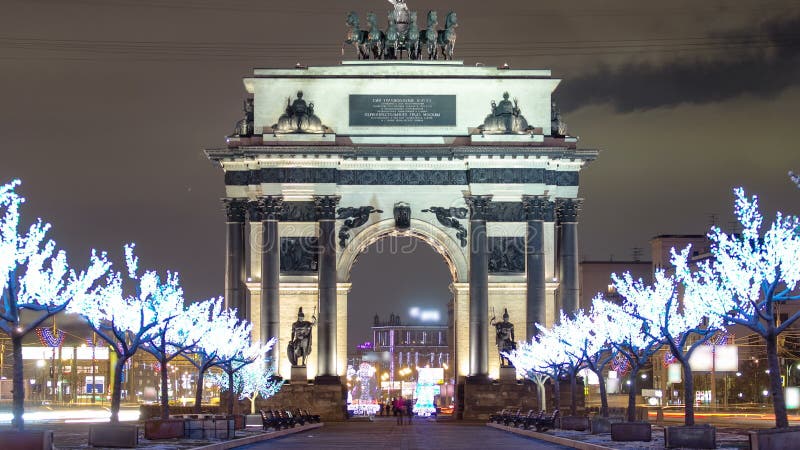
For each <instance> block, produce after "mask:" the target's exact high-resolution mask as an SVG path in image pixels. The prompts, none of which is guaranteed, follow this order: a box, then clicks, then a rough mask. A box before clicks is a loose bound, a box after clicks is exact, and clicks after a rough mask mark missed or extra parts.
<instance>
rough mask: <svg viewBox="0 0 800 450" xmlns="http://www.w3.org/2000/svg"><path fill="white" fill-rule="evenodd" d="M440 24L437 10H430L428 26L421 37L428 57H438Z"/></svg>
mask: <svg viewBox="0 0 800 450" xmlns="http://www.w3.org/2000/svg"><path fill="white" fill-rule="evenodd" d="M438 25H439V19H438V18H437V17H436V11H428V28H427V29H426V30H425V33H423V34H422V35H421V36H420V37H421V38H422V39H421V41H422V42H421V44H422V45H424V46H425V49H426V50H427V51H428V59H436V41H437V38H438V36H439V33H438V31H436V27H437V26H438Z"/></svg>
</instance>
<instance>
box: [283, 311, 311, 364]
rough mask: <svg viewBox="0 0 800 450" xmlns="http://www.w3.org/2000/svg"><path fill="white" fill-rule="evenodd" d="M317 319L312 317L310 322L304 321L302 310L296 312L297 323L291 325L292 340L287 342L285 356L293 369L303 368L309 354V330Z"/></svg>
mask: <svg viewBox="0 0 800 450" xmlns="http://www.w3.org/2000/svg"><path fill="white" fill-rule="evenodd" d="M316 323H317V318H316V317H315V316H314V315H312V316H311V322H309V321H307V320H305V314H303V308H302V307H300V309H299V310H298V311H297V321H296V322H295V323H293V324H292V338H291V340H290V341H289V345H288V348H287V349H286V355H287V356H288V357H289V361H290V362H291V363H292V366H293V367H305V366H306V358H308V355H309V354H310V353H311V328H312V327H313V326H314V325H316Z"/></svg>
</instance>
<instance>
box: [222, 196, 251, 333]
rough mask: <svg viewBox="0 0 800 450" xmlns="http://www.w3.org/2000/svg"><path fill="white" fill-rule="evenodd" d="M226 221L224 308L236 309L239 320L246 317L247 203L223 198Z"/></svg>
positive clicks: (242, 200)
mask: <svg viewBox="0 0 800 450" xmlns="http://www.w3.org/2000/svg"><path fill="white" fill-rule="evenodd" d="M222 203H223V204H224V205H225V213H226V215H227V221H226V226H225V307H227V308H236V310H237V311H238V314H239V318H241V319H245V320H249V319H250V317H248V315H247V309H248V308H247V301H246V298H247V296H246V287H245V284H244V282H245V273H244V271H245V251H244V218H245V211H246V210H247V201H246V200H245V199H239V198H223V199H222Z"/></svg>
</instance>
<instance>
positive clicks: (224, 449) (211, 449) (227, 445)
mask: <svg viewBox="0 0 800 450" xmlns="http://www.w3.org/2000/svg"><path fill="white" fill-rule="evenodd" d="M323 425H325V424H324V423H311V424H308V425H303V426H302V427H295V428H291V429H285V430H279V431H274V432H272V433H264V434H258V435H255V436H250V437H246V438H241V439H234V440H231V441H225V442H218V443H216V444H211V445H204V446H202V447H195V448H194V450H228V449H231V448H235V447H241V446H242V445H248V444H255V443H256V442H262V441H268V440H270V439H275V438H279V437H283V436H288V435H290V434H296V433H302V432H304V431H308V430H313V429H315V428H320V427H321V426H323Z"/></svg>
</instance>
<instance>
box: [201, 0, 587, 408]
mask: <svg viewBox="0 0 800 450" xmlns="http://www.w3.org/2000/svg"><path fill="white" fill-rule="evenodd" d="M401 3H404V2H401ZM453 16H455V15H454V14H453ZM413 18H414V20H415V21H416V14H414V16H413ZM429 18H430V14H429ZM371 19H372V22H374V17H373V18H371ZM434 20H435V15H434ZM355 22H356V23H355V25H353V24H352V18H351V17H350V16H348V25H349V26H351V28H352V29H355V30H356V31H358V19H357V18H356V19H355ZM371 25H372V26H374V23H371ZM413 25H414V26H417V25H416V23H414V24H413ZM392 26H396V24H392V23H391V22H390V30H388V31H392V30H391V27H392ZM431 26H433V27H435V26H436V23H433V24H432V25H431ZM448 26H450V16H449V15H448ZM351 31H352V30H351ZM422 33H423V34H424V30H423V32H422ZM368 34H369V33H368ZM356 44H359V43H358V42H357V43H356ZM355 47H356V50H355V56H356V57H358V58H359V59H357V60H352V61H343V62H342V63H341V64H340V65H336V66H326V67H312V66H309V67H306V66H300V65H298V66H297V67H293V68H285V69H255V70H254V72H253V75H252V76H250V77H247V78H245V80H244V86H245V89H246V91H247V93H248V94H249V96H248V98H247V99H246V100H245V107H244V110H245V115H244V118H243V119H242V120H241V121H240V122H239V123H237V125H236V130H235V131H234V133H233V134H232V135H230V136H229V137H228V138H227V140H226V145H225V146H223V147H221V148H215V149H209V150H207V155H208V157H209V158H210V159H211V160H212V161H214V162H216V163H218V164H219V166H220V167H221V168H222V169H223V171H224V177H225V189H226V198H224V199H223V203H224V205H225V209H226V214H227V225H226V242H227V252H226V272H225V298H226V300H227V302H228V304H229V305H230V306H231V307H235V308H237V309H238V310H239V311H240V314H241V315H242V316H243V317H245V318H247V319H249V320H251V321H252V322H253V324H254V327H253V328H254V335H255V336H254V337H256V338H258V339H262V340H266V339H268V338H270V337H273V336H276V337H277V338H278V345H277V346H276V347H275V349H274V352H273V355H272V357H273V362H274V365H275V369H276V371H277V373H278V374H279V375H280V376H282V377H283V378H284V379H287V380H289V379H291V381H292V382H291V385H290V386H287V387H285V388H284V391H285V392H286V393H287V394H281V395H289V394H291V393H292V392H293V393H294V394H293V395H296V396H303V395H306V396H311V397H313V398H317V399H319V398H322V397H325V395H329V396H330V397H331V398H334V397H337V395H338V394H336V392H337V391H336V389H337V386H341V383H342V381H341V378H340V377H341V376H342V375H344V374H345V370H346V355H347V349H346V342H347V338H346V333H347V320H348V317H347V296H348V292H349V291H350V287H351V285H350V269H351V267H352V266H353V263H354V261H355V260H356V258H357V257H358V255H359V253H361V252H362V251H363V250H364V249H365V248H366V247H367V246H369V245H370V244H372V243H373V242H375V241H376V240H379V239H381V238H382V237H385V236H388V235H408V236H414V237H417V238H419V239H421V240H423V241H425V242H427V243H428V244H430V245H431V246H432V247H433V248H434V249H436V250H437V251H438V252H439V253H441V255H442V256H443V257H444V259H445V260H446V261H447V264H448V265H449V267H450V271H451V274H452V284H451V291H452V293H453V297H454V321H455V324H454V325H455V330H456V333H455V334H456V335H455V353H456V355H455V356H456V375H457V377H458V380H459V383H460V385H462V386H463V387H462V388H461V389H460V390H459V392H460V395H461V396H462V397H464V396H466V397H469V396H470V395H472V394H470V392H475V394H474V395H475V396H484V397H486V398H490V397H491V395H489V394H487V392H489V391H491V389H492V388H490V387H488V388H481V387H480V386H492V383H491V382H490V381H491V380H493V379H498V378H500V358H499V355H498V352H497V351H496V350H495V343H494V333H493V332H491V333H490V331H489V330H490V328H491V326H490V318H489V311H490V309H492V308H494V309H495V310H498V311H503V310H505V309H507V311H508V313H509V315H510V317H512V318H514V319H516V320H515V321H516V322H517V325H518V326H517V332H516V339H517V340H523V339H528V338H530V336H531V335H532V334H533V333H535V332H536V329H535V328H536V324H537V323H540V324H547V325H549V324H551V323H553V322H554V320H556V315H557V311H558V310H559V309H561V308H563V309H564V310H573V309H575V308H577V306H578V298H579V297H578V292H579V279H578V274H579V271H578V262H579V260H578V232H577V223H578V212H579V210H580V207H581V202H582V200H581V199H580V198H579V196H578V187H579V180H580V176H579V173H580V170H581V169H582V168H583V167H584V166H585V165H586V164H587V162H589V161H592V160H593V159H594V158H595V157H596V156H597V151H594V150H582V149H579V148H578V146H577V139H576V138H574V137H572V136H570V135H569V134H568V133H567V132H566V127H565V125H564V123H563V122H562V121H561V118H560V116H559V114H558V111H557V109H556V107H555V105H554V103H553V102H552V98H551V94H552V92H553V90H554V89H555V88H556V86H557V85H558V83H559V81H560V80H558V79H556V78H553V77H552V75H551V73H550V71H549V70H540V69H535V70H534V69H516V68H510V67H507V66H503V67H484V66H480V65H478V66H468V65H465V64H463V63H462V62H460V61H455V60H452V59H449V58H447V56H448V55H447V49H446V48H445V47H442V48H443V50H442V51H441V53H440V55H441V56H440V57H438V59H435V60H434V59H429V58H432V57H433V56H436V55H433V56H429V55H428V53H427V52H426V51H422V48H424V47H425V46H424V45H420V46H419V48H418V49H417V50H415V51H414V52H415V53H414V52H412V53H410V56H411V58H410V59H402V51H401V52H400V54H399V55H398V54H397V53H396V52H391V53H394V55H393V56H392V55H391V53H390V48H391V47H390V46H389V45H387V44H385V43H384V45H383V48H382V49H379V50H381V53H380V54H379V53H378V52H377V50H376V48H375V47H374V46H371V45H369V46H366V47H365V46H364V45H361V44H359V45H355ZM450 52H452V49H450ZM450 55H452V53H450ZM442 57H444V59H442ZM387 58H390V59H387ZM395 58H396V59H395ZM398 276H402V274H398ZM376 301H380V295H379V294H376ZM299 308H302V311H303V312H304V315H305V317H304V320H305V321H306V322H311V323H312V324H313V326H312V327H311V336H310V339H308V340H307V341H303V343H304V344H303V345H308V346H309V350H310V356H308V358H303V359H306V361H305V362H306V364H305V366H302V365H299V364H298V362H297V360H296V358H295V360H293V361H290V359H289V358H287V352H289V353H292V352H295V351H297V352H298V353H303V351H304V348H299V349H298V348H297V347H295V348H294V349H292V348H290V347H289V346H290V344H291V342H292V337H293V336H292V333H293V324H295V323H296V322H298V310H299ZM312 316H313V318H312ZM523 322H524V326H523ZM301 347H302V346H301ZM293 363H294V364H293ZM301 380H302V381H301ZM306 380H309V381H308V382H306ZM473 385H474V386H478V387H477V388H475V389H477V390H472V388H471V387H470V386H473ZM495 385H497V384H495ZM325 386H330V387H329V388H326V387H325ZM314 389H317V390H320V389H329V390H328V391H326V392H327V394H324V393H320V392H319V391H314ZM481 389H483V390H481ZM487 389H488V390H489V391H487ZM282 392H283V391H282ZM338 401H343V400H338ZM504 401H505V400H504ZM478 403H482V404H483V405H484V406H483V409H486V410H487V411H491V410H493V409H492V408H494V406H491V405H488V406H487V405H486V403H487V401H485V400H484V401H482V402H478ZM459 404H460V405H461V409H462V413H463V414H464V416H465V417H479V416H480V415H481V414H482V413H484V412H486V411H483V410H482V409H480V408H478V407H477V406H476V407H472V408H471V406H470V404H471V403H470V399H469V398H466V399H463V398H462V399H460V401H459ZM502 406H505V404H502V405H501V407H502ZM316 409H317V410H321V409H325V407H324V406H317V407H316ZM479 410H480V411H479ZM322 412H323V413H324V414H326V415H327V413H326V411H322ZM329 418H333V417H331V416H329Z"/></svg>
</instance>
